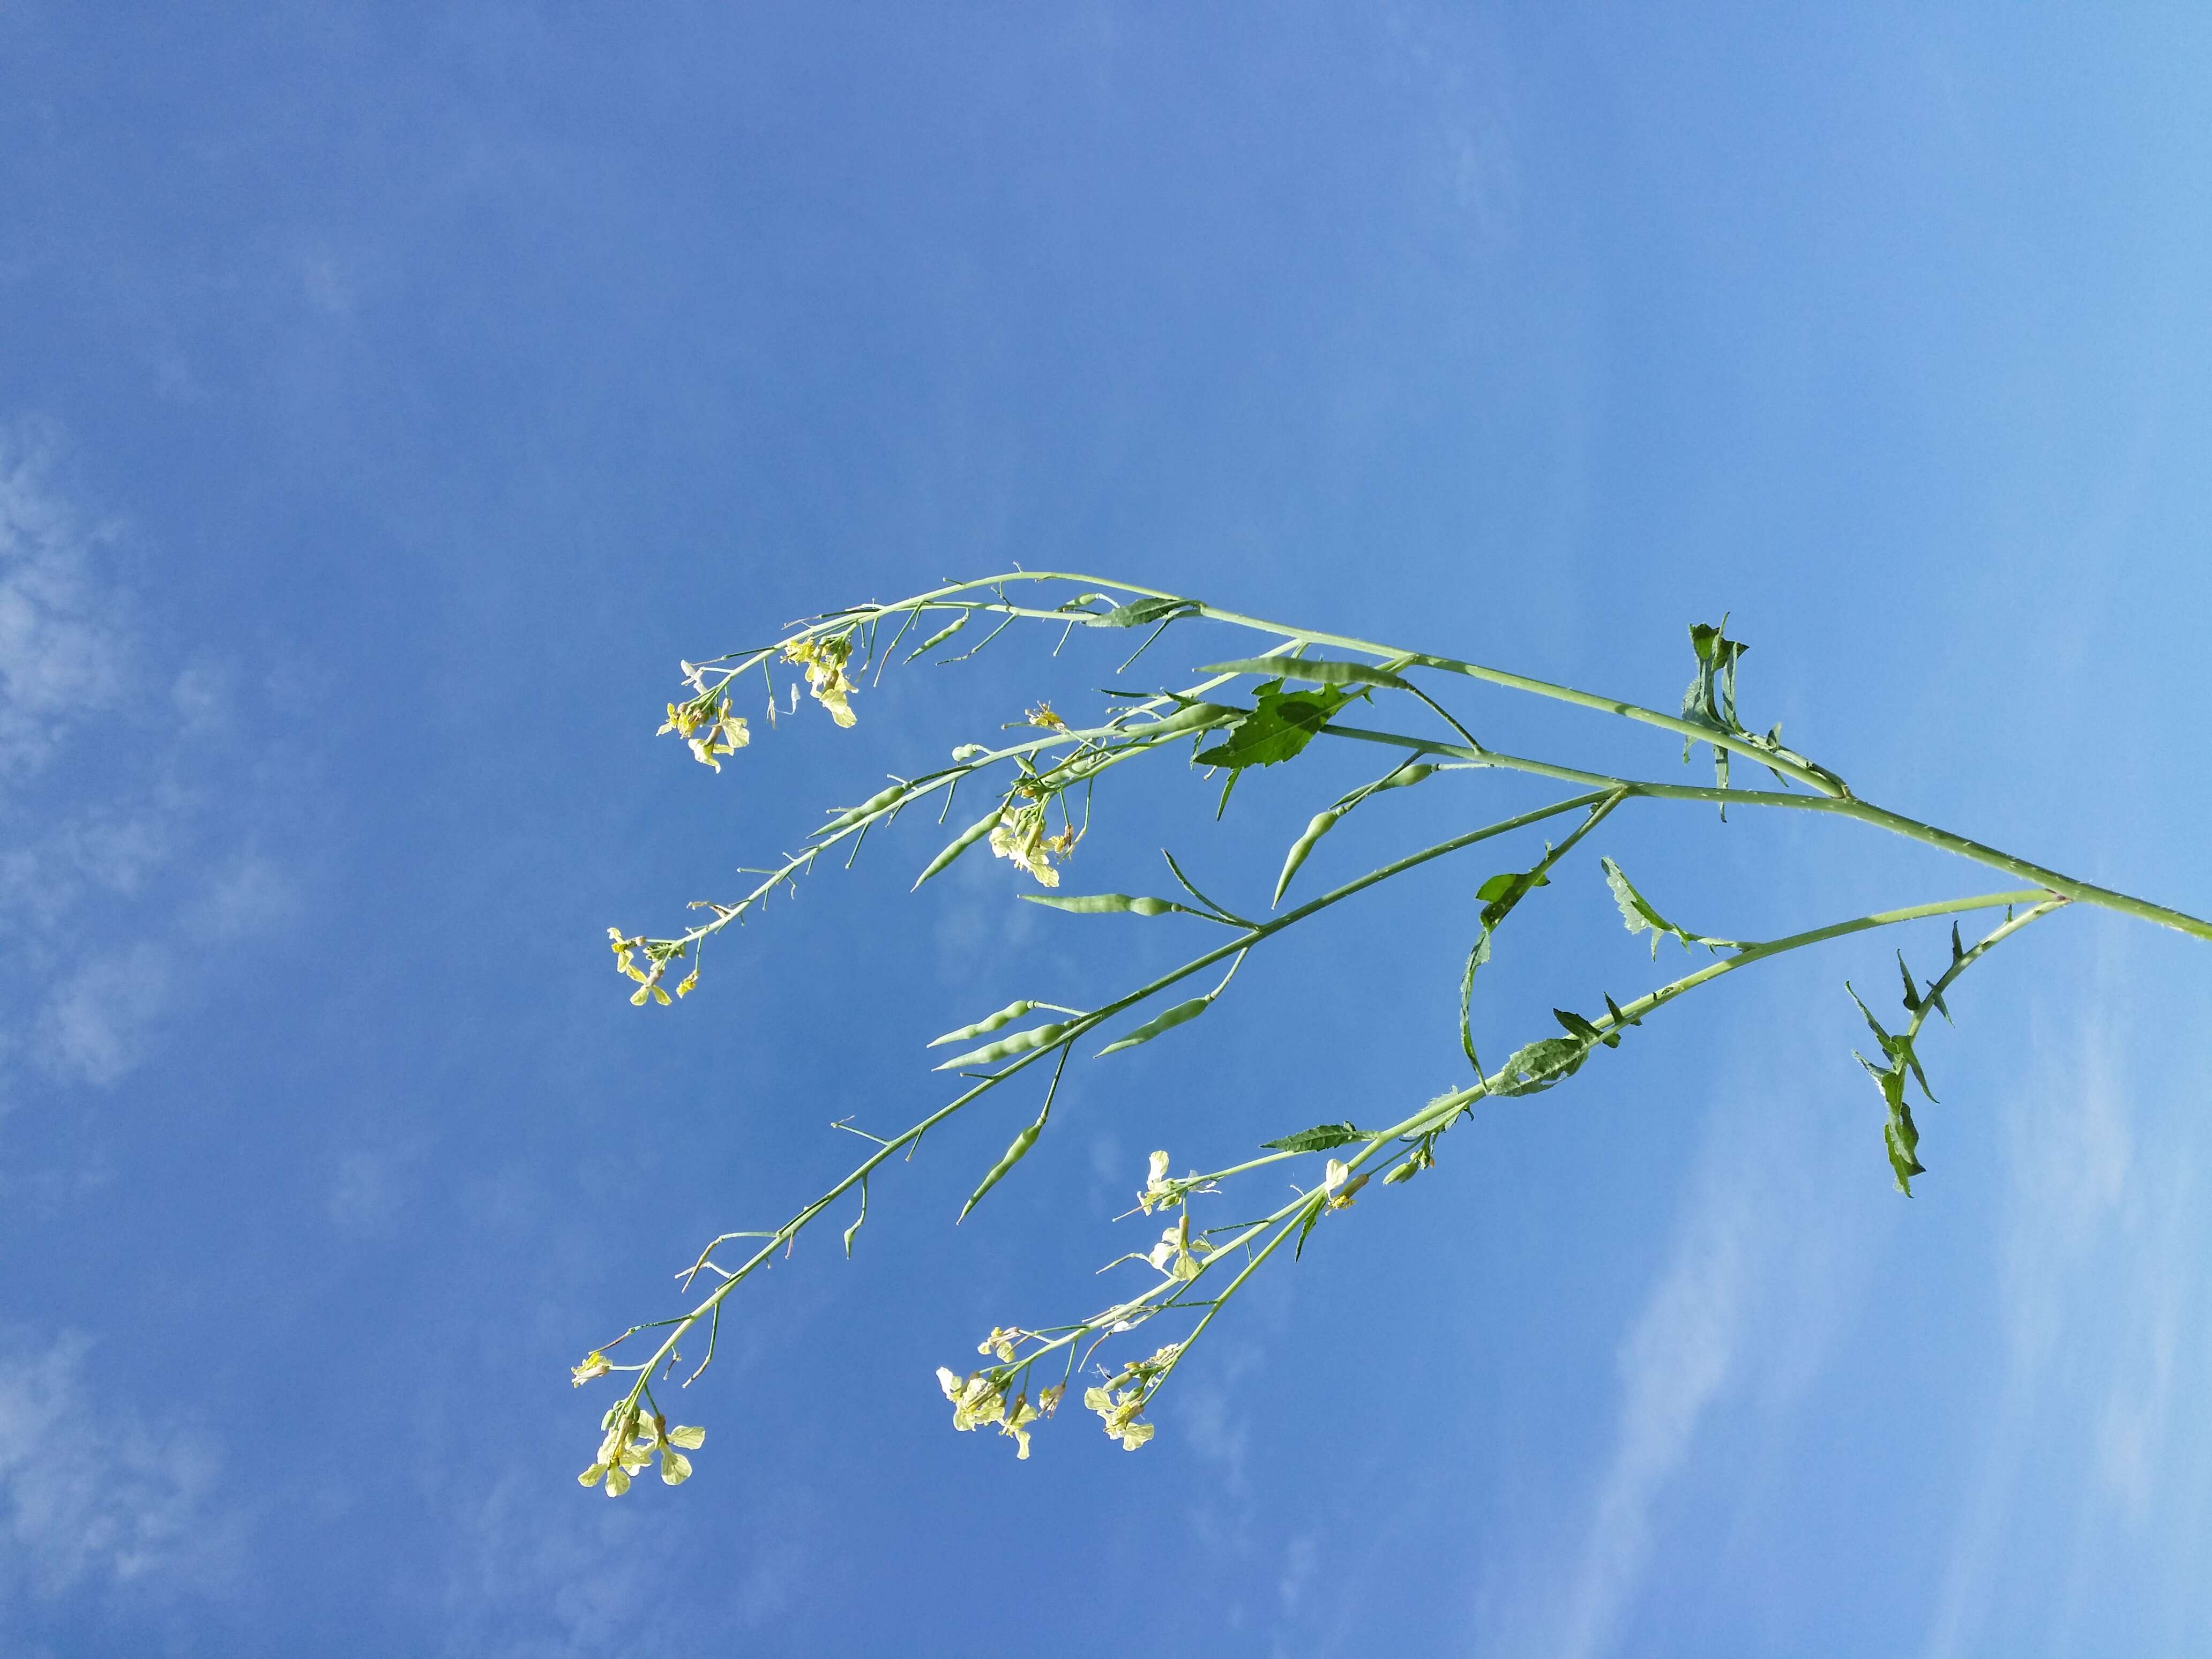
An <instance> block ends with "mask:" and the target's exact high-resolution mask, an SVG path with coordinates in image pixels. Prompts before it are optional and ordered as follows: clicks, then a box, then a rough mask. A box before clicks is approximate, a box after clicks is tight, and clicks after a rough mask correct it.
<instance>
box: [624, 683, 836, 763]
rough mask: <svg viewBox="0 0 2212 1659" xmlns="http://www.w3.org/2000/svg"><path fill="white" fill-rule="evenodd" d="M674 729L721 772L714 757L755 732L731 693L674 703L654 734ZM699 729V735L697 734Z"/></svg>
mask: <svg viewBox="0 0 2212 1659" xmlns="http://www.w3.org/2000/svg"><path fill="white" fill-rule="evenodd" d="M848 724H849V722H848ZM668 732H674V733H676V735H677V736H678V737H679V738H683V739H684V741H685V742H686V743H688V744H690V746H691V757H692V759H694V760H696V761H697V762H698V763H700V764H701V765H702V766H711V767H713V768H714V769H715V770H716V771H717V772H719V771H720V770H721V769H722V763H721V762H720V761H719V760H717V759H715V758H714V757H716V756H717V755H734V754H736V753H737V752H738V750H740V749H742V748H744V746H745V745H746V744H749V743H750V742H751V741H752V740H753V738H752V733H751V732H749V731H747V730H746V729H745V721H744V716H743V715H742V714H732V713H731V712H730V700H729V699H728V698H727V697H724V698H723V699H722V700H721V701H720V702H719V703H717V702H714V699H713V698H712V697H695V698H694V699H692V701H690V702H684V703H675V702H671V703H670V704H669V705H668V719H667V720H666V721H665V723H664V724H663V725H662V726H661V728H660V730H659V731H658V732H654V733H653V736H655V737H656V738H657V737H661V736H664V735H665V734H666V733H668ZM694 732H697V733H699V735H698V736H696V737H694V736H693V735H692V733H694Z"/></svg>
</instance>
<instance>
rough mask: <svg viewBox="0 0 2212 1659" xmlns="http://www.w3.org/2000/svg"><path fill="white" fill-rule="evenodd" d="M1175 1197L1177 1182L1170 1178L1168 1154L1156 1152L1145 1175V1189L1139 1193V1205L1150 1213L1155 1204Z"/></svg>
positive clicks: (1168, 1201)
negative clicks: (1171, 1180)
mask: <svg viewBox="0 0 2212 1659" xmlns="http://www.w3.org/2000/svg"><path fill="white" fill-rule="evenodd" d="M1174 1198H1175V1184H1174V1183H1173V1182H1170V1180H1169V1179H1168V1155H1167V1154H1166V1153H1165V1152H1154V1153H1153V1154H1152V1164H1151V1168H1150V1169H1149V1170H1147V1171H1146V1175H1145V1186H1144V1190H1143V1191H1141V1192H1139V1194H1137V1206H1138V1207H1139V1209H1141V1210H1143V1211H1144V1212H1145V1213H1146V1215H1150V1214H1151V1213H1152V1206H1153V1205H1155V1204H1166V1203H1170V1202H1172V1201H1173V1200H1174Z"/></svg>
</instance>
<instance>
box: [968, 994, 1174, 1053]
mask: <svg viewBox="0 0 2212 1659" xmlns="http://www.w3.org/2000/svg"><path fill="white" fill-rule="evenodd" d="M1212 1002H1213V999H1212V997H1210V996H1206V997H1193V998H1192V999H1191V1000H1189V1001H1188V1002H1178V1003H1177V1004H1176V1006H1174V1007H1172V1008H1170V1009H1169V1010H1168V1011H1167V1012H1165V1013H1164V1014H1156V1015H1154V1016H1153V1017H1152V1018H1150V1019H1148V1020H1146V1022H1145V1023H1144V1024H1142V1025H1139V1027H1137V1029H1136V1030H1133V1031H1132V1032H1130V1033H1129V1035H1128V1036H1125V1037H1123V1038H1122V1039H1121V1041H1120V1042H1109V1043H1108V1044H1107V1045H1106V1046H1105V1047H1104V1048H1101V1049H1100V1050H1099V1051H1098V1053H1097V1055H1096V1056H1095V1058H1097V1059H1101V1060H1103V1059H1104V1058H1105V1057H1106V1056H1107V1055H1108V1054H1119V1053H1120V1052H1121V1050H1122V1049H1124V1048H1135V1047H1136V1046H1137V1045H1138V1044H1139V1043H1140V1042H1151V1041H1152V1039H1153V1038H1154V1037H1156V1036H1159V1035H1160V1034H1161V1033H1162V1032H1163V1031H1172V1030H1175V1028H1176V1026H1178V1025H1182V1024H1187V1023H1188V1022H1189V1021H1191V1020H1194V1019H1196V1018H1198V1017H1199V1016H1200V1014H1202V1013H1204V1012H1206V1009H1207V1008H1208V1007H1209V1006H1212ZM938 1069H939V1071H943V1070H944V1069H945V1068H944V1067H943V1066H939V1067H938Z"/></svg>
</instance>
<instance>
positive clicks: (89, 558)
mask: <svg viewBox="0 0 2212 1659" xmlns="http://www.w3.org/2000/svg"><path fill="white" fill-rule="evenodd" d="M51 444H52V440H51V437H50V435H48V434H47V433H46V431H44V430H43V429H41V428H37V427H35V426H19V427H17V428H15V429H14V430H12V431H0V775H21V774H23V773H25V772H28V771H31V770H34V769H37V768H38V767H39V766H40V765H41V764H43V763H45V762H46V761H47V760H48V759H50V758H51V757H52V755H53V753H54V751H55V750H56V748H57V747H58V746H59V745H60V744H62V743H64V742H65V741H66V740H67V738H68V737H69V735H70V732H71V731H72V730H73V729H74V728H75V727H76V726H79V725H80V724H82V722H83V721H84V720H88V719H91V718H94V717H97V716H99V715H101V714H106V712H108V711H109V710H111V709H112V708H115V707H116V706H117V705H118V703H119V702H121V701H122V698H123V696H124V690H125V659H126V656H127V647H126V641H125V636H124V634H123V632H122V630H121V629H119V628H118V617H117V615H116V608H115V604H114V598H113V596H112V594H111V593H110V592H108V591H107V589H106V586H104V585H103V584H102V583H101V582H100V580H98V579H97V578H96V577H95V575H94V572H93V568H92V565H93V557H94V552H95V550H97V549H98V548H99V547H100V544H102V543H104V542H105V541H106V540H108V539H110V538H112V534H113V531H112V527H110V526H87V525H86V524H84V523H83V522H82V520H81V518H80V516H79V515H78V513H76V511H75V510H74V509H73V508H72V507H70V504H69V503H68V502H67V501H64V500H63V499H62V498H61V497H60V496H59V495H57V494H56V493H54V492H53V491H52V489H48V488H47V486H46V476H47V473H48V471H49V470H50V467H51V465H52V456H51V453H50V452H51Z"/></svg>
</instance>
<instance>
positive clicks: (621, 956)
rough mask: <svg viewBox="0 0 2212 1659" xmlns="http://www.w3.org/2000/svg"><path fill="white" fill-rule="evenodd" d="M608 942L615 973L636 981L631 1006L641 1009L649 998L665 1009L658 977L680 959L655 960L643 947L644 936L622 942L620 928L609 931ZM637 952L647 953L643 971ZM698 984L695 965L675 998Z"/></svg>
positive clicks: (644, 943)
mask: <svg viewBox="0 0 2212 1659" xmlns="http://www.w3.org/2000/svg"><path fill="white" fill-rule="evenodd" d="M607 938H608V939H609V941H610V942H611V944H612V945H613V946H614V952H615V971H616V972H617V973H618V974H627V975H629V977H630V978H632V979H634V980H635V981H637V989H636V990H635V991H633V992H632V993H631V994H630V999H629V1000H630V1006H632V1007H635V1008H642V1007H644V1006H645V1004H646V1000H647V998H648V997H649V998H651V999H652V1000H653V1001H655V1002H657V1003H659V1004H660V1006H662V1007H664V1008H665V1007H666V1006H668V993H667V991H666V990H665V988H664V987H662V985H661V983H660V980H661V976H662V975H664V974H665V973H666V972H667V971H668V964H669V963H671V962H680V961H682V960H683V957H682V956H681V955H680V954H674V955H670V956H665V957H656V956H654V955H653V947H651V946H648V945H647V944H646V942H645V936H644V935H643V934H642V933H641V934H639V935H637V936H636V937H635V938H632V939H625V938H624V937H623V930H622V929H621V928H619V927H610V928H608V929H607ZM638 951H644V952H645V953H646V965H645V966H644V967H642V968H641V967H639V966H638V965H637V954H636V953H637V952H638ZM698 983H699V969H698V966H697V964H696V963H694V964H693V965H692V969H691V971H690V973H688V974H686V975H684V977H683V979H682V980H681V981H678V984H677V987H676V994H677V995H678V996H679V997H681V996H689V995H690V994H691V990H692V987H694V986H696V985H697V984H698Z"/></svg>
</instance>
